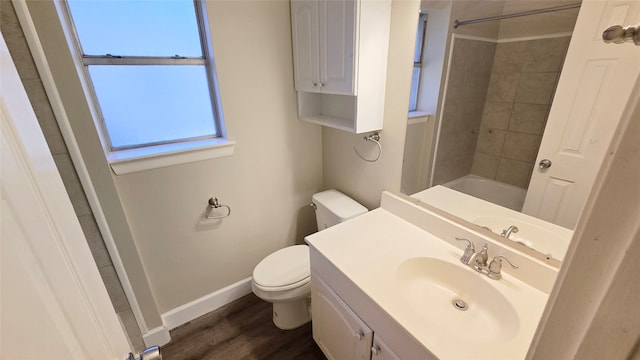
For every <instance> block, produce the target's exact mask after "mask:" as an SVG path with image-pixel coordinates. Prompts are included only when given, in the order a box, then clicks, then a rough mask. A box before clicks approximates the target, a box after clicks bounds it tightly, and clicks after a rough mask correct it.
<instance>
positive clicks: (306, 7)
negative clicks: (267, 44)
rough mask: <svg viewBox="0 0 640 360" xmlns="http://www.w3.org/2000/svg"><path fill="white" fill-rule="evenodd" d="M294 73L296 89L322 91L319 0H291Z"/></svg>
mask: <svg viewBox="0 0 640 360" xmlns="http://www.w3.org/2000/svg"><path fill="white" fill-rule="evenodd" d="M291 30H292V33H291V36H292V38H293V70H294V71H293V73H294V82H295V88H296V91H310V92H319V91H320V75H319V72H318V71H319V61H320V55H319V53H318V50H319V38H318V37H319V32H318V2H317V1H316V0H294V1H291Z"/></svg>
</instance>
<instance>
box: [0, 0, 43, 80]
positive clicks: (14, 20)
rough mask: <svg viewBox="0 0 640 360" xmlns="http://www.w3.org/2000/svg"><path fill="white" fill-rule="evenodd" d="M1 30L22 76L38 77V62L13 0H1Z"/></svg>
mask: <svg viewBox="0 0 640 360" xmlns="http://www.w3.org/2000/svg"><path fill="white" fill-rule="evenodd" d="M0 30H1V31H2V36H3V37H4V40H5V42H6V43H7V47H8V48H9V53H10V54H11V58H12V59H13V62H14V63H15V65H16V69H17V70H18V74H19V75H20V78H21V79H23V80H26V79H38V78H39V75H38V70H37V69H36V64H35V63H34V62H33V58H32V57H31V51H30V50H29V47H28V45H27V40H26V39H25V37H24V34H23V33H22V28H21V27H20V23H19V22H18V17H17V16H16V13H15V11H14V9H13V5H12V4H11V1H7V0H1V1H0Z"/></svg>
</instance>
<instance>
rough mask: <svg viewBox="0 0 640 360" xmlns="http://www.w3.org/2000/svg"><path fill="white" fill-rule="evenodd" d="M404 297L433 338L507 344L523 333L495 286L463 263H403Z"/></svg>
mask: <svg viewBox="0 0 640 360" xmlns="http://www.w3.org/2000/svg"><path fill="white" fill-rule="evenodd" d="M396 278H397V282H396V284H397V286H398V290H399V294H401V295H400V297H401V298H402V300H403V301H404V302H406V303H407V305H408V306H409V307H410V308H411V310H412V311H413V313H414V314H415V316H419V317H423V318H424V320H425V322H426V321H428V322H429V323H430V324H433V325H432V330H433V331H434V334H438V336H443V335H444V336H452V337H455V338H458V339H460V340H461V341H464V342H465V343H486V342H488V341H495V342H500V341H505V340H509V339H511V338H512V337H514V335H515V334H517V333H518V327H519V319H518V315H517V313H516V311H515V309H514V308H513V305H511V303H510V302H509V301H508V300H507V298H505V296H504V295H503V294H502V293H500V291H498V290H497V289H496V288H495V287H493V286H492V285H491V284H490V281H495V280H489V279H486V278H485V277H484V275H481V274H479V273H477V272H475V271H474V270H472V269H470V268H467V267H465V266H463V265H462V264H453V263H450V262H447V261H443V260H440V259H436V258H430V257H417V258H412V259H408V260H405V261H403V262H402V263H401V264H400V266H399V267H398V270H397V272H396Z"/></svg>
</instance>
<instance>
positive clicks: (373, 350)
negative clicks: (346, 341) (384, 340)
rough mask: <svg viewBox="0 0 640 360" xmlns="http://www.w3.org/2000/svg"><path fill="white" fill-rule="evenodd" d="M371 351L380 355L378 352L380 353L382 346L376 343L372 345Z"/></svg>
mask: <svg viewBox="0 0 640 360" xmlns="http://www.w3.org/2000/svg"><path fill="white" fill-rule="evenodd" d="M371 353H372V354H373V355H375V356H378V354H380V346H378V345H374V346H372V347H371Z"/></svg>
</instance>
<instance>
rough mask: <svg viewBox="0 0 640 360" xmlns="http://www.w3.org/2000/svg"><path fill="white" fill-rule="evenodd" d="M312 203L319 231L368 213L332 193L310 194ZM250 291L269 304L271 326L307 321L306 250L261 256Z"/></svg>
mask: <svg viewBox="0 0 640 360" xmlns="http://www.w3.org/2000/svg"><path fill="white" fill-rule="evenodd" d="M312 200H313V201H312V204H311V205H312V206H313V207H314V208H315V209H316V220H317V222H318V229H320V230H323V229H325V228H327V227H329V226H333V225H335V224H338V223H340V222H343V221H346V220H348V219H351V218H353V217H355V216H358V215H361V214H364V213H366V212H367V211H368V210H367V208H365V207H364V206H362V205H360V204H359V203H358V202H356V201H355V200H353V199H351V198H349V197H348V196H346V195H344V194H342V193H340V192H338V191H336V190H327V191H323V192H320V193H317V194H314V195H313V197H312ZM251 288H252V290H253V293H254V294H255V295H256V296H258V297H259V298H261V299H263V300H265V301H268V302H271V303H273V323H274V324H275V325H276V326H277V327H278V328H280V329H282V330H291V329H295V328H297V327H299V326H301V325H304V324H306V323H307V322H309V321H311V311H310V305H311V267H310V263H309V247H308V246H307V245H294V246H289V247H285V248H283V249H280V250H278V251H276V252H274V253H272V254H270V255H268V256H267V257H265V258H264V259H263V260H262V261H260V262H259V263H258V265H256V267H255V268H254V269H253V279H252V282H251Z"/></svg>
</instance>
